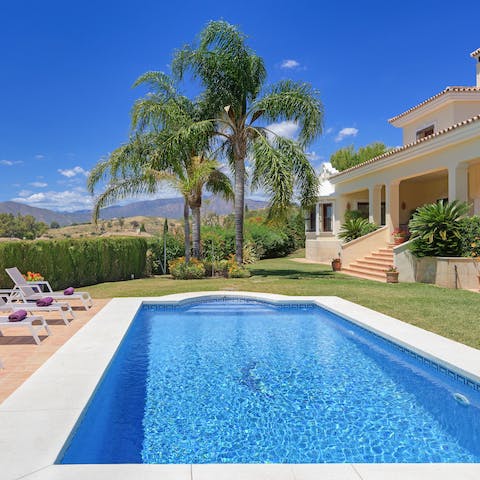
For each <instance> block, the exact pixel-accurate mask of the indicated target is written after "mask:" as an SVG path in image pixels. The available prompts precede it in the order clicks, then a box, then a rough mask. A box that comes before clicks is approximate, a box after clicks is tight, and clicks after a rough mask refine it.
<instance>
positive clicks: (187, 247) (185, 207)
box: [183, 200, 190, 262]
mask: <svg viewBox="0 0 480 480" xmlns="http://www.w3.org/2000/svg"><path fill="white" fill-rule="evenodd" d="M183 221H184V223H185V225H184V227H183V231H184V234H185V261H186V262H189V261H190V218H189V209H188V202H187V200H185V201H184V203H183Z"/></svg>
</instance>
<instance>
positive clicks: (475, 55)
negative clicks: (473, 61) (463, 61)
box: [470, 48, 480, 58]
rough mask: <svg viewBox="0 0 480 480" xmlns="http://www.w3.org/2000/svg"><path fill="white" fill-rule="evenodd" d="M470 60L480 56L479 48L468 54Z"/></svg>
mask: <svg viewBox="0 0 480 480" xmlns="http://www.w3.org/2000/svg"><path fill="white" fill-rule="evenodd" d="M470 56H471V57H472V58H475V57H478V56H480V48H477V49H476V50H475V51H474V52H472V53H471V54H470Z"/></svg>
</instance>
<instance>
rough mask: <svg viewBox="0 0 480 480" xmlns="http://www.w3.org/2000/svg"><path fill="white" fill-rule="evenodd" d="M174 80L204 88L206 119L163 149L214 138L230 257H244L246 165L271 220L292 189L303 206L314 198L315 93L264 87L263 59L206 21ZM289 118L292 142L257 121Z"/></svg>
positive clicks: (238, 37)
mask: <svg viewBox="0 0 480 480" xmlns="http://www.w3.org/2000/svg"><path fill="white" fill-rule="evenodd" d="M172 67H173V71H174V73H175V75H176V76H177V77H178V78H179V79H182V78H184V76H185V74H186V73H187V72H191V73H192V74H193V77H194V78H197V79H199V80H200V82H201V84H202V86H203V87H204V89H205V90H204V92H203V93H202V96H201V103H202V105H203V107H204V112H205V113H206V114H207V119H206V120H197V121H196V122H194V123H192V124H190V125H188V126H186V127H184V128H180V129H179V130H177V132H176V134H175V135H174V136H172V137H171V138H169V139H168V141H167V143H168V144H169V145H175V144H179V143H181V142H182V140H183V139H185V138H189V139H192V138H202V136H203V137H205V136H206V135H209V136H210V137H211V138H212V137H213V138H216V139H220V140H219V142H220V146H219V148H220V149H221V150H222V151H223V152H224V153H225V154H226V156H227V158H228V159H229V162H230V165H231V168H232V170H233V173H234V176H235V187H234V190H235V243H236V245H235V256H236V260H237V262H238V263H242V260H243V223H244V218H243V217H244V203H245V182H246V166H247V161H248V162H249V163H251V166H252V170H253V173H252V187H253V188H255V187H260V188H263V189H264V190H265V191H266V192H267V193H268V194H269V195H270V215H271V217H278V216H282V215H284V214H285V212H286V210H287V209H288V207H289V206H290V205H291V199H292V197H293V194H294V191H295V187H298V189H299V192H300V196H301V204H302V206H303V207H304V208H308V207H309V206H310V205H312V204H313V203H314V201H315V198H316V195H317V188H318V181H317V176H316V174H315V171H314V169H313V167H312V166H311V164H310V162H309V161H308V158H307V155H306V154H305V152H304V148H305V147H306V146H307V145H308V144H309V143H310V142H312V141H313V140H314V138H315V137H316V136H317V135H318V134H320V133H321V131H322V124H323V106H322V103H321V101H320V99H319V95H318V92H317V91H316V90H314V89H313V88H312V87H311V86H310V85H308V84H306V83H296V82H293V81H289V80H285V81H281V82H279V83H277V84H276V85H273V86H271V87H270V88H268V89H266V91H265V94H264V95H263V96H262V97H260V92H261V91H262V90H264V83H265V79H266V70H265V66H264V63H263V60H262V59H261V58H260V57H258V56H257V55H255V53H254V52H253V51H252V50H251V49H250V48H248V47H247V46H246V44H245V36H244V35H243V34H242V33H241V32H240V31H239V30H238V29H237V28H236V27H235V26H233V25H230V24H229V23H227V22H224V21H212V22H210V23H209V24H208V25H207V26H206V27H205V29H204V30H203V31H202V32H201V34H200V39H199V45H198V46H197V47H196V48H194V47H191V46H185V47H184V48H183V49H181V50H180V51H178V52H177V53H176V55H175V58H174V61H173V64H172ZM279 120H290V121H294V122H295V123H296V124H297V125H298V127H299V137H298V141H294V140H291V139H288V138H285V137H282V136H281V135H278V134H276V133H275V132H274V131H272V130H270V129H269V128H268V127H266V126H265V125H263V126H262V125H259V121H263V123H264V124H265V123H269V122H270V123H271V122H277V121H279Z"/></svg>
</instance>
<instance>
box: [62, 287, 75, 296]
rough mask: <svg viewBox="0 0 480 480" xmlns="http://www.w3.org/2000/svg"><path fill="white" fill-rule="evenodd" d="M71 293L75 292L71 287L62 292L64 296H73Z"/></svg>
mask: <svg viewBox="0 0 480 480" xmlns="http://www.w3.org/2000/svg"><path fill="white" fill-rule="evenodd" d="M73 292H75V289H74V288H73V287H68V288H66V289H65V290H64V291H63V294H64V295H73Z"/></svg>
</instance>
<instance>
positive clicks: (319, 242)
mask: <svg viewBox="0 0 480 480" xmlns="http://www.w3.org/2000/svg"><path fill="white" fill-rule="evenodd" d="M470 56H471V57H472V58H473V59H474V60H475V62H476V85H475V86H453V87H447V88H445V90H443V91H441V92H440V93H437V94H436V95H434V96H432V97H430V98H428V99H427V100H425V101H423V102H421V103H420V104H418V105H416V106H414V107H412V108H410V109H409V110H407V111H405V112H403V113H400V114H399V115H396V116H395V117H393V118H391V119H390V120H389V122H390V124H392V125H393V126H394V127H397V128H401V129H402V131H403V145H402V146H400V147H398V148H395V149H393V150H390V151H388V152H387V153H384V154H383V155H380V156H378V157H375V158H373V159H371V160H368V161H367V162H364V163H362V164H359V165H356V166H354V167H351V168H348V169H346V170H344V171H341V172H337V171H335V170H334V169H332V168H331V167H329V166H328V165H327V166H324V170H323V172H322V174H321V177H320V181H321V186H320V192H319V197H318V203H317V205H316V208H315V209H314V210H313V211H312V212H311V213H310V215H309V217H308V218H307V221H306V235H307V241H306V258H307V259H309V260H312V261H318V262H330V261H331V259H332V258H334V257H337V256H339V254H340V255H341V258H342V268H343V269H344V271H345V272H346V273H350V274H354V275H357V276H360V277H365V278H371V279H383V278H384V274H383V272H382V268H384V265H385V264H387V263H388V262H390V263H391V264H393V263H394V262H395V264H397V266H398V267H399V269H400V274H401V278H402V276H403V280H404V281H415V280H417V281H418V278H416V277H415V275H416V274H415V272H414V271H413V270H412V269H411V268H409V266H408V265H407V263H408V262H404V263H402V262H401V258H398V259H397V254H400V253H401V249H400V250H399V251H397V249H395V251H394V249H393V247H392V246H391V245H390V244H391V239H392V232H393V231H394V230H395V229H402V230H406V229H407V226H408V222H409V220H410V218H411V215H412V213H413V212H414V211H415V209H416V208H418V207H419V206H422V205H424V204H428V203H432V202H436V201H438V200H441V199H445V200H449V201H452V200H455V199H456V200H460V201H467V202H469V203H471V205H472V207H471V214H477V215H478V214H480V49H477V50H475V51H474V52H472V53H471V54H470ZM348 210H359V211H360V212H362V213H363V214H364V216H365V218H368V219H369V221H371V222H375V223H376V224H377V225H381V226H382V228H380V229H379V230H377V231H375V232H373V233H372V234H369V235H366V236H364V237H361V238H360V239H357V240H354V241H353V242H349V243H347V244H342V242H341V240H340V239H339V237H338V233H339V231H340V229H341V225H342V223H343V222H344V218H345V212H346V211H348ZM372 252H377V253H376V259H375V255H373V257H372ZM376 260H377V261H376ZM397 260H398V262H397ZM400 264H401V265H400ZM409 270H410V271H409Z"/></svg>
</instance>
